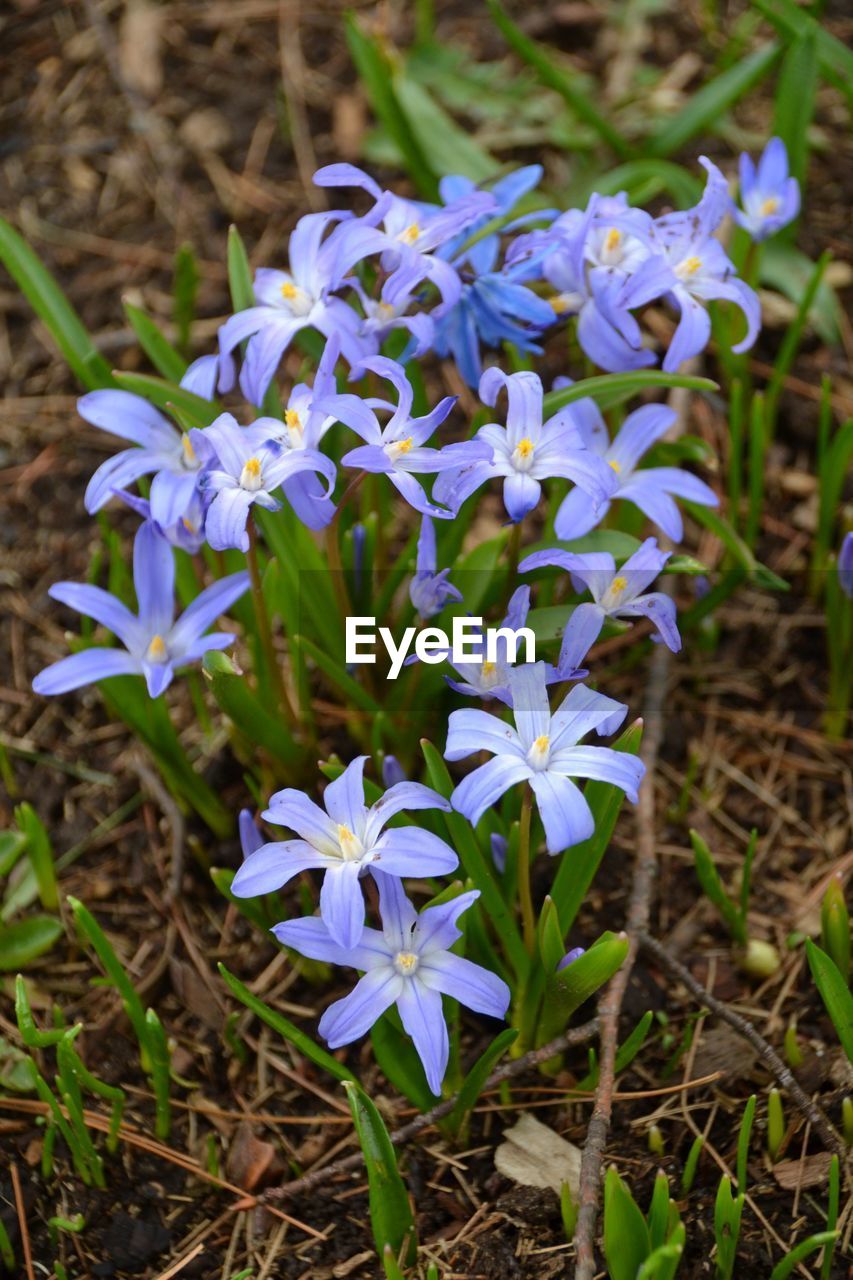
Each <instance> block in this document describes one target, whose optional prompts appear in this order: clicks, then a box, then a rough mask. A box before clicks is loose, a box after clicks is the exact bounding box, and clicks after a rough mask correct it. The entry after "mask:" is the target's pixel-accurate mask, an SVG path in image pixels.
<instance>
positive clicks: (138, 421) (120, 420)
mask: <svg viewBox="0 0 853 1280" xmlns="http://www.w3.org/2000/svg"><path fill="white" fill-rule="evenodd" d="M77 411H78V413H79V414H80V417H81V418H83V419H84V420H85V421H86V422H89V423H91V425H92V426H93V427H98V428H99V429H100V430H101V431H109V432H110V433H111V434H112V435H115V436H121V437H122V439H124V440H131V441H132V442H133V444H134V445H135V446H136V447H135V448H131V449H123V450H122V451H121V453H117V454H115V455H114V456H113V457H112V458H108V459H107V461H106V462H103V463H101V465H100V466H99V467H98V469H97V471H96V472H95V474H94V475H93V476H92V478H91V480H90V481H89V483H88V485H87V486H86V493H85V497H84V499H83V501H84V502H85V504H86V510H87V511H88V512H89V514H90V515H93V514H94V513H95V512H96V511H100V509H101V507H103V506H104V505H105V504H106V503H107V502H109V500H110V498H111V497H112V496H113V494H114V493H115V491H116V490H117V489H124V488H125V487H126V486H127V485H129V484H133V482H134V481H135V480H138V479H139V478H140V476H146V475H151V474H152V472H156V475H155V476H154V479H153V481H152V482H151V496H150V501H151V514H152V516H153V518H154V519H155V520H156V521H157V523H158V524H159V525H161V526H162V527H163V528H169V527H171V526H172V525H174V524H175V523H177V521H178V520H180V519H181V517H182V516H183V515H185V514H186V512H187V510H188V508H189V506H190V504H191V502H192V500H193V496H194V495H195V493H196V490H197V486H198V480H199V475H200V472H201V469H202V463H201V459H200V458H199V457H198V455H197V454H196V452H195V450H194V449H193V447H192V444H191V442H190V438H189V436H188V434H187V433H186V432H182V431H180V430H179V429H178V428H177V427H176V426H175V425H174V423H172V422H170V421H169V419H168V418H167V417H166V416H165V415H164V414H162V413H161V412H160V410H159V409H155V408H154V406H153V405H150V404H149V403H148V401H147V400H143V398H142V396H137V395H134V394H133V392H131V391H113V390H105V391H89V392H87V394H86V395H84V396H81V397H80V399H79V400H78V401H77Z"/></svg>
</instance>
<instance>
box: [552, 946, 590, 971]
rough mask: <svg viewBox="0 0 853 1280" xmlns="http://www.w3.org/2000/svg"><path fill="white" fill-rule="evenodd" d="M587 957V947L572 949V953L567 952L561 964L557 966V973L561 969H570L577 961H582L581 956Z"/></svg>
mask: <svg viewBox="0 0 853 1280" xmlns="http://www.w3.org/2000/svg"><path fill="white" fill-rule="evenodd" d="M583 955H586V947H572V949H571V951H567V952H566V954H565V955H564V956H563V958H562V960H561V961H560V963H559V964H558V965H557V972H558V973H559V971H560V970H561V969H568V967H569V965H570V964H574V962H575V961H576V960H580V958H581V956H583Z"/></svg>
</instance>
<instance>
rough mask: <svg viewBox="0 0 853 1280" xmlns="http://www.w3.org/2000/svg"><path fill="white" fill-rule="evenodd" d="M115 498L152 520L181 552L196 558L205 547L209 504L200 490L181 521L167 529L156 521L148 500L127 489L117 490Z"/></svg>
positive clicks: (139, 514)
mask: <svg viewBox="0 0 853 1280" xmlns="http://www.w3.org/2000/svg"><path fill="white" fill-rule="evenodd" d="M115 496H116V497H117V498H121V500H122V502H123V503H125V505H126V506H128V507H130V509H131V511H135V512H136V514H137V515H138V516H142V519H143V520H150V521H151V523H152V525H153V526H154V528H155V529H156V530H157V532H158V533H159V534H162V536H163V537H164V538H165V539H166V541H167V542H169V543H171V545H172V546H173V547H177V548H178V549H179V550H180V551H186V552H187V554H188V555H191V556H194V555H196V553H197V552H199V551H200V550H201V548H202V547H203V546H204V543H205V537H204V522H205V517H206V516H207V507H208V502H207V501H206V500H205V496H204V494H202V492H201V491H200V490H199V489H196V490H195V492H194V493H193V496H192V498H191V499H190V505H189V506H188V507H187V509H186V511H185V512H184V514H183V515H182V516H181V518H180V520H176V521H175V523H174V524H171V525H168V526H166V527H165V528H164V527H163V525H161V524H160V522H159V521H158V520H155V519H154V517H153V515H152V514H151V503H150V502H149V501H148V499H147V498H140V497H139V495H138V494H136V493H128V491H127V490H126V489H116V490H115Z"/></svg>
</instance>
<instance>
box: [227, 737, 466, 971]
mask: <svg viewBox="0 0 853 1280" xmlns="http://www.w3.org/2000/svg"><path fill="white" fill-rule="evenodd" d="M366 759H367V757H366V756H359V757H358V758H357V759H355V760H353V761H352V763H351V764H349V765H347V767H346V769H345V770H344V772H343V773H342V774H341V776H340V777H339V778H336V779H335V781H334V782H330V783H329V785H328V786H327V787H326V790H325V792H324V793H323V804H324V806H325V811H324V810H323V809H321V808H319V806H318V805H316V804H314V802H313V801H312V800H309V799H308V797H307V796H306V795H304V794H303V793H302V792H301V791H295V790H293V789H292V788H291V787H288V788H287V789H286V790H284V791H279V792H277V793H276V794H275V795H274V796H273V797H272V799H271V800H270V807H269V809H267V810H266V812H265V813H264V814H263V817H264V818H265V819H266V821H267V822H273V823H275V825H276V826H280V827H290V828H291V830H293V831H295V832H296V833H297V835H298V836H299V839H298V840H284V841H280V840H275V841H273V842H272V843H270V844H265V845H263V846H262V848H260V849H258V850H257V852H256V853H253V854H252V855H251V856H250V857H248V858H247V859H246V861H245V862H244V863H243V865H242V867H240V870H239V871H238V872H237V874H236V876H235V877H234V882H233V884H232V886H231V891H232V893H234V894H236V896H237V897H238V898H254V897H257V896H258V894H261V893H269V892H270V891H271V890H273V889H280V888H281V886H282V885H283V884H287V882H288V880H291V879H292V878H293V877H294V876H295V875H298V874H299V872H300V871H305V870H307V869H308V868H310V867H320V868H322V869H323V870H324V871H325V873H326V874H325V875H324V877H323V887H322V889H321V891H320V915H321V916H322V918H323V922H324V925H325V927H326V929H327V931H328V935H329V937H330V938H331V939H332V941H333V942H334V943H336V944H337V945H338V946H340V947H355V946H356V945H357V943H358V941H359V939H360V938H361V935H362V929H363V928H364V899H363V898H362V894H361V888H360V886H359V883H358V881H359V877H360V876H362V875H364V873H365V872H366V871H367V870H368V868H370V869H371V870H377V869H381V870H383V871H386V872H387V873H388V875H390V876H440V875H445V874H446V873H447V872H449V871H453V870H454V869H455V868H456V866H457V865H458V862H459V859H458V858H457V856H456V854H455V853H454V852H453V850H452V849H451V848H450V847H449V846H448V845H446V844H445V843H444V841H443V840H440V839H439V838H438V836H434V835H433V834H432V833H431V832H430V831H421V830H420V829H419V828H418V827H392V828H390V829H389V830H387V831H385V830H383V828H384V827H385V824H386V823H387V822H388V820H389V819H390V818H393V816H394V814H396V813H399V812H400V811H401V810H402V809H444V810H448V809H449V808H450V805H449V804H448V803H447V801H446V800H445V799H444V798H443V797H442V796H440V795H439V794H438V792H437V791H433V790H432V789H431V788H430V787H425V786H423V785H422V784H421V783H419V782H398V783H396V784H395V785H394V786H393V787H390V788H389V789H388V790H387V791H386V792H385V794H384V796H383V797H382V799H381V800H377V802H376V804H374V805H372V806H370V807H369V808H368V806H367V805H366V804H365V802H364V779H363V774H364V762H365V760H366Z"/></svg>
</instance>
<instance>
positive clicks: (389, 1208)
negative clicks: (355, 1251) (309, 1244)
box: [344, 1081, 418, 1265]
mask: <svg viewBox="0 0 853 1280" xmlns="http://www.w3.org/2000/svg"><path fill="white" fill-rule="evenodd" d="M344 1089H345V1090H346V1095H347V1101H348V1102H349V1105H350V1111H351V1112H352V1118H353V1123H354V1124H355V1131H356V1133H357V1135H358V1140H359V1142H360V1144H361V1150H362V1154H363V1155H364V1163H365V1166H366V1168H367V1184H368V1188H369V1203H370V1225H371V1227H372V1228H373V1239H374V1240H375V1242H376V1248H377V1250H378V1251H379V1256H380V1257H382V1256H383V1255H384V1252H385V1248H386V1246H387V1247H390V1249H391V1252H392V1253H393V1254H394V1255H395V1256H396V1255H399V1254H400V1252H401V1250H403V1249H404V1246H405V1250H404V1253H405V1261H406V1262H407V1263H408V1264H409V1265H412V1264H413V1263H414V1261H415V1258H416V1256H417V1248H418V1239H417V1234H416V1232H415V1220H414V1218H413V1217H412V1207H411V1205H410V1203H409V1194H408V1192H407V1191H406V1184H405V1183H404V1182H403V1179H402V1178H401V1177H400V1171H399V1169H398V1168H397V1156H396V1153H395V1151H394V1148H393V1146H392V1145H391V1139H390V1138H389V1137H388V1130H387V1129H386V1128H385V1125H384V1123H383V1121H382V1117H381V1116H380V1114H379V1112H378V1111H377V1110H376V1107H375V1106H374V1104H373V1102H372V1101H371V1100H370V1098H368V1096H367V1094H366V1093H365V1092H364V1090H363V1089H362V1088H360V1086H359V1085H358V1084H356V1083H355V1081H345V1082H344Z"/></svg>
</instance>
